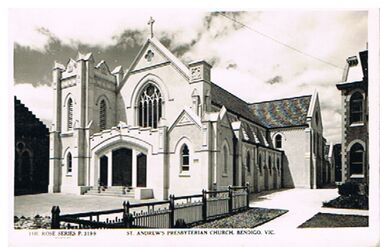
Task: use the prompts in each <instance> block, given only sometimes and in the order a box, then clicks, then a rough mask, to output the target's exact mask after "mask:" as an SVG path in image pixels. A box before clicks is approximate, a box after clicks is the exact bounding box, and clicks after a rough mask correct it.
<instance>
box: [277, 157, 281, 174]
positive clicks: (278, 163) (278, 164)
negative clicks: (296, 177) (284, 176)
mask: <svg viewBox="0 0 380 247" xmlns="http://www.w3.org/2000/svg"><path fill="white" fill-rule="evenodd" d="M277 170H278V171H280V159H279V158H277Z"/></svg>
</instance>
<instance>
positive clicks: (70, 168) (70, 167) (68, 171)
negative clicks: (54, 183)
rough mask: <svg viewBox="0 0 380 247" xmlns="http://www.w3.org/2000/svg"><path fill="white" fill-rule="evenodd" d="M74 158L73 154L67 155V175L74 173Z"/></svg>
mask: <svg viewBox="0 0 380 247" xmlns="http://www.w3.org/2000/svg"><path fill="white" fill-rule="evenodd" d="M72 162H73V161H72V157H71V153H70V152H69V153H68V154H67V157H66V168H67V170H66V172H67V174H71V172H72V171H73V163H72Z"/></svg>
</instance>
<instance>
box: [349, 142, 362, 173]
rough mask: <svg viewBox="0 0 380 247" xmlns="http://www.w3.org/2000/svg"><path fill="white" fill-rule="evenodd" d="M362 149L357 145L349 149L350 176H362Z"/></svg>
mask: <svg viewBox="0 0 380 247" xmlns="http://www.w3.org/2000/svg"><path fill="white" fill-rule="evenodd" d="M363 167H364V149H363V146H362V145H361V144H359V143H356V144H354V145H353V146H352V147H351V149H350V175H354V174H355V175H358V174H359V175H361V174H363V171H364V169H363Z"/></svg>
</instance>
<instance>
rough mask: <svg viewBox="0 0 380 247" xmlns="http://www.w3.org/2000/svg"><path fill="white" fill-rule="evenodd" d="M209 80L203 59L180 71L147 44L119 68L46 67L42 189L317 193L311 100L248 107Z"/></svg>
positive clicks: (160, 195) (84, 59)
mask: <svg viewBox="0 0 380 247" xmlns="http://www.w3.org/2000/svg"><path fill="white" fill-rule="evenodd" d="M211 74H212V66H211V65H209V64H208V63H207V62H205V61H196V62H192V63H190V64H184V63H182V62H181V61H180V60H179V59H178V58H176V57H175V56H174V55H173V54H172V53H171V52H170V51H169V50H168V49H167V48H166V47H164V46H163V45H162V44H161V43H160V41H159V40H158V39H156V38H155V37H150V38H148V39H147V40H146V42H145V44H144V45H143V47H142V48H141V50H140V52H139V53H138V55H137V56H136V58H135V59H134V61H133V62H132V64H131V66H130V67H129V69H128V70H126V71H125V70H124V69H123V68H122V67H121V66H118V67H116V68H115V69H113V70H112V71H111V70H110V69H109V67H108V66H107V64H106V62H104V61H101V62H99V63H97V64H96V63H95V60H94V57H93V56H92V54H86V55H83V54H80V53H79V54H78V57H77V58H76V59H75V60H74V59H70V60H69V62H68V64H67V65H66V66H64V65H62V64H58V63H56V64H55V66H54V69H53V90H54V120H53V124H52V128H51V132H50V170H49V171H50V184H49V192H63V193H76V194H83V193H86V191H88V190H89V189H91V187H97V186H98V185H99V184H100V185H102V186H107V187H114V186H121V187H125V188H129V189H130V190H133V191H134V196H135V197H136V198H138V199H141V198H149V197H154V198H157V199H166V198H168V195H170V194H175V195H187V194H194V193H199V192H201V190H202V189H207V190H212V189H225V188H226V187H227V186H229V185H246V184H248V185H249V187H250V191H252V192H259V191H263V190H271V189H278V188H282V187H304V188H317V187H318V186H319V185H320V182H319V181H320V180H319V179H320V178H319V176H321V175H320V173H321V172H320V167H321V166H322V160H321V159H322V157H323V148H322V139H323V126H322V119H321V114H320V106H319V100H318V94H317V93H314V94H313V95H307V96H301V97H295V98H289V99H281V100H276V101H269V102H260V103H254V104H251V103H247V102H245V101H243V100H242V99H240V98H238V97H237V96H235V95H233V94H231V93H229V92H227V91H226V90H224V89H223V88H221V87H219V86H217V85H216V84H214V83H213V82H212V80H211Z"/></svg>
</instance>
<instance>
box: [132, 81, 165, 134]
mask: <svg viewBox="0 0 380 247" xmlns="http://www.w3.org/2000/svg"><path fill="white" fill-rule="evenodd" d="M161 116H162V96H161V92H160V90H159V89H158V88H157V87H156V86H155V85H153V84H148V85H147V86H146V87H145V89H144V90H143V92H142V93H141V95H140V98H139V106H138V119H139V120H138V123H139V126H141V127H152V128H157V124H158V121H159V120H160V118H161Z"/></svg>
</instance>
